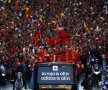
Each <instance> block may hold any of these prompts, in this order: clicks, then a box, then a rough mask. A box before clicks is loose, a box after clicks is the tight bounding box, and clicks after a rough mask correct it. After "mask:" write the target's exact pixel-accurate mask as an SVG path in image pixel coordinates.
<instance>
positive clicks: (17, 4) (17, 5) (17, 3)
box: [15, 0, 19, 9]
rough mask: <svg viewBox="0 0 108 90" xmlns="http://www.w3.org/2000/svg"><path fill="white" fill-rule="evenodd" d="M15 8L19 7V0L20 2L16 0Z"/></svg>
mask: <svg viewBox="0 0 108 90" xmlns="http://www.w3.org/2000/svg"><path fill="white" fill-rule="evenodd" d="M15 8H16V9H17V8H19V2H18V0H16V2H15Z"/></svg>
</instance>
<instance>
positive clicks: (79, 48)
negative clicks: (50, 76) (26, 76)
mask: <svg viewBox="0 0 108 90" xmlns="http://www.w3.org/2000/svg"><path fill="white" fill-rule="evenodd" d="M107 7H108V3H107V1H105V0H0V65H5V67H6V70H7V72H8V73H12V71H15V72H18V71H22V72H23V71H24V70H25V69H26V68H25V67H26V66H27V65H28V66H29V65H30V71H32V69H33V66H34V65H33V64H34V63H37V62H38V63H46V62H64V63H77V62H80V60H81V63H82V64H83V66H82V67H83V68H85V66H86V64H87V63H88V62H89V61H90V60H89V59H90V56H92V57H98V58H100V57H99V54H106V56H107V57H108V49H106V47H107V45H106V42H107V40H106V36H105V33H106V32H108V31H107V28H108V23H107V16H108V9H107ZM77 66H78V67H79V65H77ZM22 67H23V69H22ZM79 72H80V71H79Z"/></svg>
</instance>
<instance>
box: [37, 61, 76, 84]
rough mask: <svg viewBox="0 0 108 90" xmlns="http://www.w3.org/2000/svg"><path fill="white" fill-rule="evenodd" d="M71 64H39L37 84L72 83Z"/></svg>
mask: <svg viewBox="0 0 108 90" xmlns="http://www.w3.org/2000/svg"><path fill="white" fill-rule="evenodd" d="M73 72H74V70H73V67H72V64H53V63H52V64H39V65H38V84H41V85H46V84H47V85H48V84H50V85H62V84H70V85H71V84H73V83H74V79H73V78H74V73H73Z"/></svg>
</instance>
